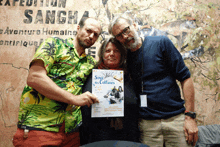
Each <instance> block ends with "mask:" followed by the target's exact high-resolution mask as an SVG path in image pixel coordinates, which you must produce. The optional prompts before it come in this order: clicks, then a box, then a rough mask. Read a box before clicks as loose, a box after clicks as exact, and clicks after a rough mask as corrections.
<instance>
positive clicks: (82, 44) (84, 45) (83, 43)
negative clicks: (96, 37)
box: [77, 37, 91, 48]
mask: <svg viewBox="0 0 220 147" xmlns="http://www.w3.org/2000/svg"><path fill="white" fill-rule="evenodd" d="M77 41H78V43H79V46H81V47H83V48H89V47H90V46H91V45H87V44H86V43H85V42H83V41H82V40H81V39H80V38H79V37H77Z"/></svg>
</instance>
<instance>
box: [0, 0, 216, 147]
mask: <svg viewBox="0 0 220 147" xmlns="http://www.w3.org/2000/svg"><path fill="white" fill-rule="evenodd" d="M27 2H28V3H27ZM30 2H33V3H32V4H31V3H30ZM49 2H50V3H47V1H46V0H45V1H43V3H41V1H40V0H36V3H34V1H30V0H24V1H23V0H18V1H16V0H2V1H0V146H1V147H10V146H12V143H11V140H12V136H13V134H14V133H15V131H16V123H17V115H18V109H19V100H20V95H21V93H22V90H23V87H24V85H25V83H26V78H27V74H28V66H29V62H30V61H31V59H32V57H33V55H34V52H35V49H36V48H37V46H39V44H40V43H41V42H42V41H43V40H44V39H46V38H48V37H51V36H58V37H61V38H67V37H72V36H74V35H71V33H74V31H75V30H76V24H77V23H78V22H79V20H80V19H81V17H82V16H83V15H89V16H94V17H98V18H99V19H100V20H101V22H102V24H103V31H105V32H107V25H108V23H109V20H110V19H111V17H112V14H118V13H122V12H124V11H125V10H134V13H136V14H139V12H138V11H140V13H141V14H142V16H145V17H144V19H142V21H143V22H147V23H149V24H151V25H152V24H154V27H156V28H158V29H159V28H160V25H159V24H158V22H159V21H160V22H164V23H166V22H168V21H167V20H170V21H173V20H176V19H177V18H176V16H175V14H174V13H172V11H175V9H176V6H177V5H178V4H179V3H177V2H176V1H171V2H170V1H166V0H164V1H159V2H157V3H155V1H143V0H137V1H136V0H134V1H133V3H132V2H130V1H129V0H127V1H126V0H121V1H117V0H111V1H107V3H106V4H105V3H103V1H102V0H93V1H90V0H84V1H76V0H66V1H65V0H57V3H58V4H57V5H56V4H55V3H53V4H51V2H56V0H49ZM192 2H194V1H193V0H192ZM59 4H60V6H59ZM134 4H135V5H134ZM192 7H193V5H192ZM53 12H54V13H55V15H54V16H55V17H54V19H53V18H52V17H51V18H50V17H47V14H48V15H49V14H52V13H53ZM190 13H192V14H193V12H191V11H190ZM59 14H60V17H59ZM109 14H110V15H109ZM71 15H72V18H69V16H71ZM165 16H166V17H169V18H165ZM50 19H51V20H50ZM164 19H165V20H164ZM53 20H54V22H53ZM163 20H164V21H163ZM69 22H70V24H69ZM54 30H57V31H58V32H59V33H60V34H61V35H54V34H52V35H51V34H49V32H48V31H54ZM22 31H23V33H22ZM25 31H26V33H25ZM28 31H29V33H30V34H28ZM65 31H67V32H70V34H69V35H68V34H65ZM63 32H64V34H62V33H63ZM104 37H106V36H105V35H104V34H103V35H102V37H100V38H99V40H98V42H97V43H96V44H95V45H94V46H93V48H90V49H89V51H88V53H91V51H95V50H96V49H98V47H99V45H100V42H101V40H102V39H103V38H104ZM195 87H196V111H197V112H198V119H199V125H206V124H216V123H219V122H220V117H219V116H220V115H219V112H220V111H219V107H220V104H219V101H218V100H217V99H218V96H217V98H216V97H214V95H212V97H211V94H213V93H215V91H213V92H212V91H210V90H209V88H207V89H204V90H202V92H201V85H199V84H195ZM206 94H210V95H206ZM209 97H211V98H209Z"/></svg>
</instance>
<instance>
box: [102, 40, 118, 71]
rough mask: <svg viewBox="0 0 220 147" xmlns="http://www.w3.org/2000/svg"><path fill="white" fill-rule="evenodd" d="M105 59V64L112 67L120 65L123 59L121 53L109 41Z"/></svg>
mask: <svg viewBox="0 0 220 147" xmlns="http://www.w3.org/2000/svg"><path fill="white" fill-rule="evenodd" d="M103 61H104V64H105V65H106V66H107V67H108V68H110V69H114V68H118V67H119V64H120V61H121V53H120V51H119V50H118V49H117V48H116V46H115V45H114V44H113V43H111V42H109V43H108V44H107V46H106V48H105V52H104V56H103Z"/></svg>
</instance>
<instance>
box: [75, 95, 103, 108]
mask: <svg viewBox="0 0 220 147" xmlns="http://www.w3.org/2000/svg"><path fill="white" fill-rule="evenodd" d="M73 103H74V105H76V106H85V105H87V106H88V107H90V106H91V105H92V104H94V103H99V99H98V98H97V97H96V96H95V95H94V94H92V93H90V92H88V91H87V92H85V93H83V94H80V95H75V96H74V99H73Z"/></svg>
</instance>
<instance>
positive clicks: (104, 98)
mask: <svg viewBox="0 0 220 147" xmlns="http://www.w3.org/2000/svg"><path fill="white" fill-rule="evenodd" d="M123 89H124V72H123V71H122V70H103V69H93V70H92V93H93V94H94V95H96V96H97V97H98V99H99V101H100V102H99V103H95V104H93V105H92V111H91V112H92V114H91V117H123V116H124V91H123Z"/></svg>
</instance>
